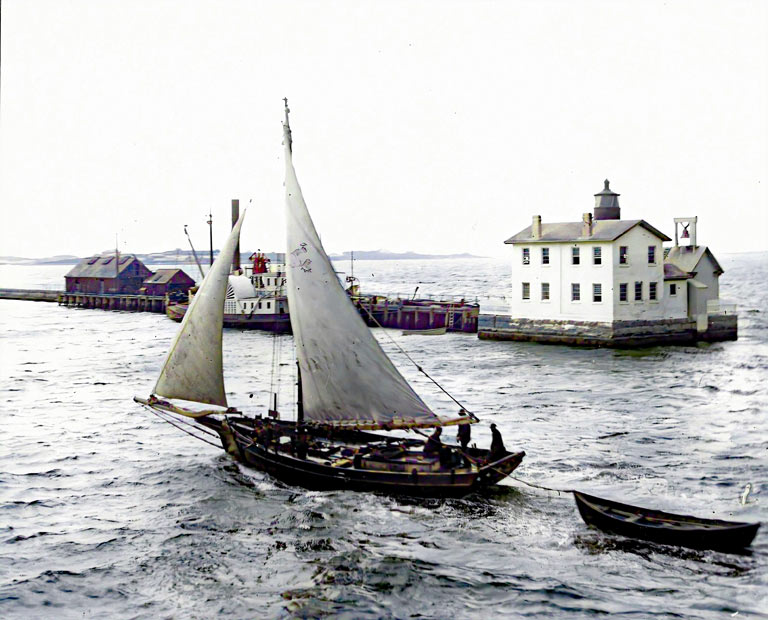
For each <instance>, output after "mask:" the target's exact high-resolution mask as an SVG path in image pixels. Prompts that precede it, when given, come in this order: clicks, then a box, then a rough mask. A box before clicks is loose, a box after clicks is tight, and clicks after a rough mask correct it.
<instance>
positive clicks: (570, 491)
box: [509, 476, 575, 495]
mask: <svg viewBox="0 0 768 620" xmlns="http://www.w3.org/2000/svg"><path fill="white" fill-rule="evenodd" d="M509 477H510V478H512V480H516V481H517V482H522V483H523V484H526V485H528V486H529V487H534V488H536V489H544V490H545V491H554V492H555V493H557V494H558V495H560V493H573V492H574V491H575V489H553V488H551V487H545V486H543V485H541V484H533V483H532V482H526V481H525V480H522V479H521V478H517V477H516V476H509Z"/></svg>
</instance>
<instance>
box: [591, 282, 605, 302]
mask: <svg viewBox="0 0 768 620" xmlns="http://www.w3.org/2000/svg"><path fill="white" fill-rule="evenodd" d="M592 301H594V302H595V303H599V302H601V301H603V285H602V284H593V285H592Z"/></svg>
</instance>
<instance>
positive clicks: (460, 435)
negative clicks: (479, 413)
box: [456, 424, 472, 451]
mask: <svg viewBox="0 0 768 620" xmlns="http://www.w3.org/2000/svg"><path fill="white" fill-rule="evenodd" d="M471 437H472V428H471V427H470V426H469V424H459V428H458V430H457V431H456V439H457V441H458V442H459V444H461V449H462V450H464V451H466V449H467V446H468V445H469V440H470V439H471Z"/></svg>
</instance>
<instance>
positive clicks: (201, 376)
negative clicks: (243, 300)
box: [153, 211, 245, 407]
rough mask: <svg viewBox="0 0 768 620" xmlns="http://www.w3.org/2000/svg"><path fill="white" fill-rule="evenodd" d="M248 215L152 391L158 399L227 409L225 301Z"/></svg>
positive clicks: (192, 309) (204, 284)
mask: <svg viewBox="0 0 768 620" xmlns="http://www.w3.org/2000/svg"><path fill="white" fill-rule="evenodd" d="M244 217H245V211H243V214H242V215H241V216H240V219H239V220H238V221H237V224H235V226H234V227H233V228H232V232H231V233H230V235H229V238H228V239H227V242H226V243H225V244H224V247H223V248H222V250H221V253H220V254H219V256H218V258H217V259H216V260H215V261H214V263H213V265H211V268H210V269H209V271H208V274H207V275H206V276H205V278H204V279H203V282H202V284H201V285H200V289H199V290H198V291H197V294H195V296H194V298H193V299H192V304H191V305H190V307H189V310H188V311H187V312H186V314H185V315H184V320H183V321H182V322H181V328H180V329H179V333H178V334H176V339H175V340H174V341H173V345H172V346H171V350H170V351H169V352H168V357H167V358H166V360H165V364H163V369H162V370H161V371H160V378H159V379H158V380H157V384H156V385H155V389H154V391H153V393H154V394H156V395H157V396H165V397H166V398H180V399H183V400H188V401H193V402H198V403H206V404H209V405H218V406H220V407H226V406H227V396H226V393H225V391H224V373H223V369H222V356H221V335H222V333H221V330H222V326H223V323H224V298H225V296H226V293H227V282H228V279H229V271H230V267H231V265H232V256H233V255H234V253H235V248H236V247H237V242H238V239H239V238H240V227H241V226H242V223H243V218H244Z"/></svg>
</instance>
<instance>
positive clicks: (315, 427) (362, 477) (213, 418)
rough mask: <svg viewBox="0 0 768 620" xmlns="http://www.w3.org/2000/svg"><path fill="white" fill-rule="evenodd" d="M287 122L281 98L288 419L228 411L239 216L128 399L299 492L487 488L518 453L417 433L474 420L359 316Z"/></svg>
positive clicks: (272, 413) (425, 492) (438, 492)
mask: <svg viewBox="0 0 768 620" xmlns="http://www.w3.org/2000/svg"><path fill="white" fill-rule="evenodd" d="M288 114H289V110H288V104H287V100H286V105H285V121H284V123H283V138H284V140H283V144H284V147H285V167H286V169H285V198H286V223H287V253H286V271H287V292H288V303H289V306H290V308H291V312H290V320H291V327H292V330H293V337H294V342H295V347H296V358H297V364H298V373H297V374H298V402H297V415H296V420H282V419H280V416H279V412H277V411H276V410H275V409H276V407H274V408H271V409H270V410H269V412H268V413H267V415H265V416H258V417H255V418H252V417H246V416H244V415H242V414H241V413H240V412H239V411H237V410H236V409H234V408H230V407H229V406H228V403H227V398H226V393H225V390H224V379H223V365H222V351H221V346H222V338H221V331H222V321H223V308H224V300H225V296H226V287H227V276H228V274H229V263H230V261H231V258H232V255H233V252H234V250H235V247H236V245H237V241H238V238H239V234H240V228H241V226H242V221H243V218H244V217H245V211H244V212H243V214H242V216H241V217H240V219H239V220H238V222H237V223H236V224H235V226H234V227H233V228H232V231H231V234H230V236H229V239H228V240H227V242H226V244H225V246H224V248H223V249H222V251H221V253H220V254H219V257H218V258H217V259H216V261H215V262H214V264H213V266H212V267H211V268H210V270H209V272H208V274H207V275H206V277H205V279H204V280H203V282H202V284H201V286H200V290H199V291H198V293H197V295H195V297H194V300H193V302H192V304H191V306H190V308H189V310H188V311H187V313H186V315H185V316H184V320H183V321H182V324H181V327H180V329H179V333H178V334H177V336H176V339H175V340H174V342H173V344H172V346H171V349H170V351H169V353H168V355H167V357H166V360H165V363H164V365H163V367H162V370H161V373H160V377H159V379H158V380H157V383H156V385H155V387H154V390H153V391H152V394H151V395H150V396H149V398H146V399H144V398H138V397H136V398H135V399H134V400H136V401H137V402H139V403H141V404H144V405H147V406H149V407H150V408H152V409H153V410H154V411H156V412H159V413H161V414H165V415H168V414H175V415H177V416H183V417H188V418H192V419H193V420H194V423H195V424H196V425H197V426H198V427H200V428H203V429H205V430H208V431H214V432H215V433H216V434H218V437H219V439H220V441H221V445H222V446H223V448H224V449H225V450H227V452H229V453H230V454H231V455H232V456H233V457H235V458H236V459H238V460H240V461H242V462H244V463H246V464H248V465H251V466H253V467H256V468H258V469H261V470H263V471H266V472H268V473H269V474H271V475H272V476H274V477H275V478H277V479H279V480H281V481H283V482H286V483H288V484H295V485H299V486H303V487H305V488H310V489H334V488H342V489H351V490H359V491H382V492H386V493H395V494H407V495H417V496H437V497H448V496H452V497H455V496H463V495H466V494H468V493H471V492H474V491H477V490H479V489H481V488H483V487H486V486H489V485H492V484H495V483H496V482H498V481H500V480H501V479H503V478H505V477H506V476H508V475H509V474H510V473H511V472H512V471H514V469H515V468H516V467H517V466H518V465H519V464H520V462H521V461H522V459H523V457H524V456H525V453H524V452H515V453H510V452H507V451H506V450H505V449H503V448H501V449H498V448H497V449H496V450H494V451H491V450H487V449H482V448H477V447H474V446H473V447H466V448H465V449H463V450H461V449H459V448H457V447H449V446H447V445H444V444H442V443H441V442H440V441H439V440H438V441H434V439H432V438H430V439H429V440H426V441H425V439H424V438H423V437H425V434H424V433H423V432H422V431H421V430H420V429H426V428H434V429H440V428H442V427H444V426H451V425H460V424H472V423H474V422H478V421H479V420H478V418H477V417H476V416H475V415H474V414H472V413H469V412H468V411H467V410H466V409H465V408H463V407H462V408H460V409H459V412H458V414H456V415H454V416H452V417H440V416H438V415H437V414H436V413H434V412H433V411H432V410H431V409H430V407H429V406H427V404H426V403H425V402H424V401H423V400H422V399H421V397H420V396H419V395H418V394H416V392H415V391H414V390H413V388H412V387H411V386H410V385H409V384H408V382H407V381H406V380H405V378H404V377H403V376H402V375H401V374H400V372H399V371H398V370H397V368H396V367H395V366H394V364H393V363H392V361H391V360H390V359H389V357H388V356H387V355H386V353H385V352H384V350H383V349H382V348H381V346H380V345H379V343H378V341H377V340H376V338H375V337H374V336H373V334H372V333H371V330H370V329H369V328H368V327H367V326H366V325H365V323H364V322H363V320H362V319H361V317H360V315H359V313H358V311H357V309H356V308H355V307H354V305H353V303H352V302H351V301H350V299H349V296H348V295H347V294H346V292H345V291H344V288H343V286H342V284H341V282H340V281H339V279H338V277H337V275H336V273H335V271H334V269H333V266H332V265H331V262H330V260H329V258H328V255H327V254H326V252H325V250H324V248H323V246H322V243H321V242H320V237H319V235H318V233H317V231H316V229H315V226H314V223H313V222H312V218H311V217H310V214H309V211H308V210H307V205H306V203H305V201H304V197H303V195H302V192H301V188H300V186H299V182H298V179H297V177H296V171H295V169H294V166H293V161H292V157H293V144H292V134H291V128H290V124H289V119H288ZM419 369H420V370H421V371H422V372H424V371H423V369H421V368H419ZM424 374H425V375H427V373H426V372H424ZM427 376H428V377H429V375H427ZM180 400H181V401H185V402H184V403H183V404H182V403H179V402H177V401H180ZM456 402H457V404H458V401H456ZM200 405H203V406H204V407H203V408H202V409H201V408H200ZM405 431H413V432H414V433H415V434H417V435H420V437H417V438H416V437H411V436H410V433H406V432H405ZM437 434H439V431H437V430H436V431H435V432H434V433H433V438H434V437H435V435H437Z"/></svg>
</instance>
